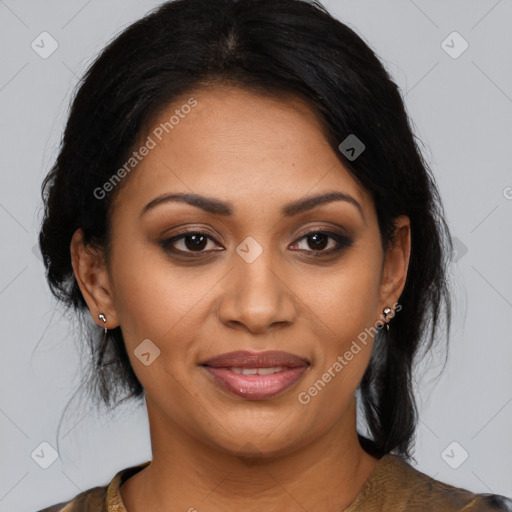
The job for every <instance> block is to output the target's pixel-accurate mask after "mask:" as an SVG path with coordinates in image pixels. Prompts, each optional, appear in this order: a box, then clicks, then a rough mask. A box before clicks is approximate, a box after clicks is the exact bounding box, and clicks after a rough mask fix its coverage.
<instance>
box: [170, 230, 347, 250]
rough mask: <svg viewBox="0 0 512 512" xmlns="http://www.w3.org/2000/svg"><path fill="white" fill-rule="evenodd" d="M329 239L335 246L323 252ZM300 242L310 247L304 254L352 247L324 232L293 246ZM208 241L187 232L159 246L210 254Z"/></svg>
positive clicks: (313, 233)
mask: <svg viewBox="0 0 512 512" xmlns="http://www.w3.org/2000/svg"><path fill="white" fill-rule="evenodd" d="M329 239H330V240H332V241H334V242H336V244H337V245H336V244H335V245H334V247H331V248H330V249H328V250H325V249H326V245H327V246H328V245H329V243H328V241H329ZM301 240H307V241H308V242H307V243H308V245H309V247H310V250H308V249H303V248H302V249H299V250H303V251H305V252H319V253H323V254H330V253H333V252H337V251H340V250H342V249H343V248H345V247H349V246H350V245H352V240H351V239H349V238H347V237H346V236H345V235H341V234H338V233H330V232H324V231H310V232H309V233H306V234H305V235H303V236H302V237H301V238H299V239H298V240H297V242H295V244H294V245H296V244H300V241H301ZM208 241H212V242H214V243H216V240H215V239H214V238H213V237H211V236H210V235H208V234H207V233H202V232H199V231H189V232H187V233H181V234H180V235H177V236H174V237H172V238H169V239H167V240H164V241H163V242H161V245H162V247H163V248H164V249H165V250H167V251H170V252H174V253H177V252H178V253H180V252H181V253H196V254H197V253H199V254H200V253H202V252H210V251H205V250H204V249H205V247H206V246H207V244H208ZM177 243H182V247H184V248H181V249H180V248H176V247H175V245H176V244H177ZM213 250H218V249H213Z"/></svg>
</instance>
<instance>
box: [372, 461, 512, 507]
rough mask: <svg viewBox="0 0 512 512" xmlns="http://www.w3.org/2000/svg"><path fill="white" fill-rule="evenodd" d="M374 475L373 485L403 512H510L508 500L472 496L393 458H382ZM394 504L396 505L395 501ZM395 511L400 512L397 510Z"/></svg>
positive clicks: (479, 495) (482, 495)
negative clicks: (381, 486) (441, 511)
mask: <svg viewBox="0 0 512 512" xmlns="http://www.w3.org/2000/svg"><path fill="white" fill-rule="evenodd" d="M377 468H378V471H376V472H375V477H376V482H374V483H378V481H379V480H380V481H381V484H382V485H383V486H384V487H385V488H386V491H385V492H386V494H387V495H388V496H392V498H391V499H393V500H395V504H396V505H398V506H399V507H404V508H403V510H415V511H420V510H421V511H423V510H425V511H427V510H428V511H430V510H445V511H453V512H476V511H478V512H487V511H488V512H493V511H494V512H497V511H502V512H512V500H511V499H509V498H507V497H505V496H500V495H497V494H475V493H473V492H471V491H469V490H467V489H463V488H460V487H455V486H453V485H449V484H446V483H444V482H441V481H439V480H435V479H434V478H432V477H430V476H428V475H426V474H424V473H422V472H420V471H418V470H417V469H415V468H414V467H412V466H411V465H410V464H409V463H408V462H406V461H404V460H403V459H402V458H400V457H398V456H397V455H392V454H389V455H386V456H385V457H383V458H382V459H381V462H380V463H379V465H378V466H377ZM397 500H398V501H397ZM399 510H401V509H400V508H399Z"/></svg>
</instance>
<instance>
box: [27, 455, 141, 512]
mask: <svg viewBox="0 0 512 512" xmlns="http://www.w3.org/2000/svg"><path fill="white" fill-rule="evenodd" d="M150 462H151V461H146V462H142V463H141V464H137V465H136V466H130V467H128V468H124V469H121V470H120V471H118V472H117V473H116V474H115V476H114V477H113V478H112V480H111V481H110V482H109V483H108V484H106V485H102V486H97V487H93V488H91V489H88V490H87V491H83V492H81V493H80V494H78V495H77V496H75V497H74V498H73V499H72V500H69V501H63V502H61V503H57V504H56V505H52V506H51V507H47V508H44V509H42V510H38V511H37V512H107V511H109V510H112V509H116V510H118V509H120V510H123V509H124V508H121V507H122V503H121V496H120V494H119V487H120V486H121V485H122V484H123V483H124V482H125V481H126V480H127V479H128V478H130V477H131V476H133V475H134V474H136V473H138V472H139V471H141V470H142V469H144V468H145V467H146V466H148V465H149V464H150Z"/></svg>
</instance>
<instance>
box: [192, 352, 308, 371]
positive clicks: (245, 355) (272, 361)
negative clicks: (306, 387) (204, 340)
mask: <svg viewBox="0 0 512 512" xmlns="http://www.w3.org/2000/svg"><path fill="white" fill-rule="evenodd" d="M308 365H309V361H308V360H307V359H305V358H303V357H299V356H297V355H295V354H292V353H290V352H282V351H280V350H266V351H264V352H252V351H249V350H237V351H235V352H227V353H226V354H221V355H219V356H216V357H213V358H211V359H208V361H204V362H203V363H201V366H209V367H212V368H231V367H233V366H234V367H237V368H272V367H274V366H286V367H288V368H298V367H302V366H308Z"/></svg>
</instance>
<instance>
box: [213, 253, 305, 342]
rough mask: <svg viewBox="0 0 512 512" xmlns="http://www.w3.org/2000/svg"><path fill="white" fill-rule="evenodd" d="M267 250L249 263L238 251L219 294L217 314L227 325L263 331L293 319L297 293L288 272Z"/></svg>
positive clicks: (286, 324) (282, 325) (270, 329)
mask: <svg viewBox="0 0 512 512" xmlns="http://www.w3.org/2000/svg"><path fill="white" fill-rule="evenodd" d="M270 252H271V251H270V250H264V251H263V252H262V253H261V254H260V255H259V256H258V257H257V258H256V260H254V261H252V262H251V263H249V262H247V261H245V260H244V259H243V258H242V257H240V256H239V255H238V254H237V253H235V254H234V256H233V265H234V267H233V268H232V270H231V272H229V274H228V276H226V278H227V280H226V282H227V285H226V286H225V287H224V291H223V294H222V296H221V300H220V305H219V308H218V315H219V319H220V321H221V322H223V323H224V324H225V325H226V326H228V327H230V328H239V329H245V330H247V331H249V332H250V333H253V334H257V333H265V332H269V331H274V330H275V329H279V328H283V327H285V326H289V325H291V324H293V323H294V321H295V319H296V317H297V311H296V303H297V297H296V296H295V294H294V293H293V284H292V283H291V282H290V281H291V274H290V272H289V271H288V272H287V271H286V270H285V268H284V266H283V265H278V264H277V263H276V259H275V258H272V257H271V254H270Z"/></svg>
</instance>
